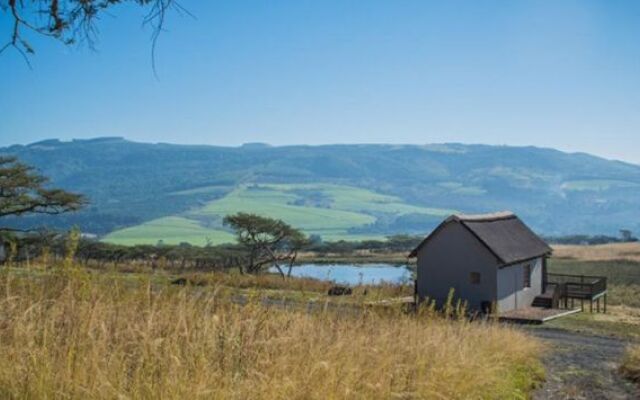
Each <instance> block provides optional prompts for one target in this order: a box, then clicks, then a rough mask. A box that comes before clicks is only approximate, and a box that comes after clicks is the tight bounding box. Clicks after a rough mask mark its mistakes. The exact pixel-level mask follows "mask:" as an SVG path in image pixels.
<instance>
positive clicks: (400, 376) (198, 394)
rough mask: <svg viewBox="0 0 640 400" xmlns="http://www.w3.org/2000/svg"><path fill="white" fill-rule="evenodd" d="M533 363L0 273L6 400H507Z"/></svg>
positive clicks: (509, 353)
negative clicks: (47, 399)
mask: <svg viewBox="0 0 640 400" xmlns="http://www.w3.org/2000/svg"><path fill="white" fill-rule="evenodd" d="M539 352H540V344H539V343H538V342H536V341H535V340H533V339H531V338H530V337H528V336H526V335H525V334H523V333H521V332H519V331H517V330H514V329H511V328H508V327H504V326H499V325H496V324H491V323H477V322H476V323H470V322H466V321H464V320H451V319H443V318H438V317H434V316H431V317H427V316H424V317H420V318H417V317H415V316H410V315H406V314H403V313H400V312H398V313H394V314H391V315H389V314H386V313H385V314H376V313H374V312H369V311H367V310H365V309H362V310H358V312H335V311H318V312H303V311H290V310H282V309H279V308H277V307H267V306H264V305H262V304H260V303H249V304H247V305H244V306H240V305H237V304H234V303H232V302H230V301H227V300H226V299H225V298H223V297H221V296H220V295H219V294H217V292H216V290H215V289H213V290H208V291H206V290H198V289H197V288H193V287H171V286H158V285H153V284H151V282H150V281H147V280H145V279H141V280H140V281H137V282H133V283H132V282H131V281H123V280H121V279H118V278H117V277H116V276H107V275H104V274H103V275H101V274H89V273H85V272H84V271H83V270H81V269H79V268H76V267H72V268H60V269H59V271H58V272H56V273H53V274H47V275H39V276H38V277H37V278H34V277H33V276H29V275H26V274H24V273H22V274H17V273H15V272H12V270H5V271H3V272H0V354H1V355H2V357H0V398H7V399H11V398H20V399H43V398H50V399H54V398H65V399H67V398H70V399H87V398H89V399H92V398H95V399H114V398H121V399H130V398H131V399H158V398H163V399H196V398H205V399H353V398H356V399H370V398H400V399H409V398H421V399H432V398H433V399H445V398H446V399H513V398H522V397H526V395H527V392H528V390H529V389H530V388H531V386H532V385H533V384H534V383H535V381H536V380H537V379H539V378H540V368H539V364H538V361H537V357H538V354H539Z"/></svg>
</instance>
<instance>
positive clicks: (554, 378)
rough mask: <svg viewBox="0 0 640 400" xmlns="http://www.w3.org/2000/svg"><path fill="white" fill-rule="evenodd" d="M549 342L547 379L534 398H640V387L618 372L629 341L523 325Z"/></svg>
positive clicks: (576, 399) (544, 360) (615, 399)
mask: <svg viewBox="0 0 640 400" xmlns="http://www.w3.org/2000/svg"><path fill="white" fill-rule="evenodd" d="M523 329H528V330H529V331H530V333H531V334H533V335H534V336H536V337H538V338H540V339H542V340H543V341H545V342H547V343H549V344H550V345H551V348H550V350H549V352H548V353H547V354H546V355H545V356H544V358H543V362H544V364H545V368H546V370H547V380H546V382H545V383H544V385H543V386H542V387H541V388H540V389H538V390H537V391H536V392H535V393H534V396H533V399H534V400H547V399H575V400H582V399H585V400H587V399H588V400H600V399H602V400H622V399H638V398H640V388H639V387H638V386H636V385H634V384H633V383H631V382H629V381H628V380H626V379H624V378H623V377H622V376H621V375H620V373H619V372H618V368H619V366H620V362H621V360H622V357H623V354H624V350H625V349H626V347H627V346H628V345H629V342H628V341H626V340H623V339H618V338H613V337H603V336H591V335H586V334H582V333H575V332H568V331H564V330H560V329H552V328H526V327H525V328H523Z"/></svg>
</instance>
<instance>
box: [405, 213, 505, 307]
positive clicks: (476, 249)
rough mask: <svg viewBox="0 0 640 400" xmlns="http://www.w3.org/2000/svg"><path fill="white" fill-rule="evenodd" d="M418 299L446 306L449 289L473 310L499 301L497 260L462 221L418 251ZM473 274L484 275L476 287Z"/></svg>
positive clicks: (443, 231) (452, 225)
mask: <svg viewBox="0 0 640 400" xmlns="http://www.w3.org/2000/svg"><path fill="white" fill-rule="evenodd" d="M417 256H418V276H417V278H418V296H420V297H421V298H428V299H431V300H435V301H436V303H437V304H438V305H442V304H443V303H444V301H445V300H446V298H447V295H448V293H449V289H450V288H453V289H454V290H455V295H454V296H455V298H456V299H457V298H460V299H462V300H466V301H467V303H468V307H469V309H470V310H480V309H481V304H482V302H484V301H488V302H495V301H496V300H497V299H496V293H497V270H498V269H497V266H498V260H497V259H496V257H495V256H494V255H493V254H492V253H491V252H490V251H489V250H488V249H487V248H486V247H485V246H484V245H483V244H482V243H481V242H480V241H479V240H478V239H477V238H476V237H475V236H474V235H473V234H472V233H471V232H469V230H467V229H466V228H465V227H463V226H462V225H461V224H460V223H459V222H455V221H454V222H450V223H448V224H446V225H445V226H443V227H442V228H441V229H440V230H439V231H438V232H437V233H436V234H435V235H433V236H432V237H431V238H430V239H429V241H428V242H427V243H425V245H424V246H422V248H421V249H420V250H419V251H418V254H417ZM471 272H478V273H480V283H479V284H472V283H471V280H470V275H471Z"/></svg>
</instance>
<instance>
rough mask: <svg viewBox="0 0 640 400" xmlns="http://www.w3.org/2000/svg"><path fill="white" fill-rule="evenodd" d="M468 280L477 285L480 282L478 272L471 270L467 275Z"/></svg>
mask: <svg viewBox="0 0 640 400" xmlns="http://www.w3.org/2000/svg"><path fill="white" fill-rule="evenodd" d="M469 281H470V282H471V284H473V285H479V284H480V272H472V273H471V274H470V275H469Z"/></svg>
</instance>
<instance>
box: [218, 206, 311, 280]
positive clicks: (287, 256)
mask: <svg viewBox="0 0 640 400" xmlns="http://www.w3.org/2000/svg"><path fill="white" fill-rule="evenodd" d="M224 225H226V226H229V227H231V228H232V229H233V230H234V231H235V233H236V238H237V240H238V243H239V244H240V245H242V246H243V247H244V248H245V250H246V251H247V254H248V257H247V260H248V261H247V266H246V272H247V273H257V272H259V271H261V270H262V269H263V268H264V267H265V266H268V265H273V266H275V267H276V269H277V270H278V272H279V273H280V275H282V277H283V278H284V277H285V273H284V271H283V269H282V267H281V264H282V263H286V265H287V266H288V271H287V274H286V276H291V270H292V268H293V264H294V262H295V260H296V257H297V255H298V251H299V250H300V249H301V248H303V247H304V246H305V245H306V243H307V238H306V236H305V235H304V234H303V233H302V232H301V231H300V230H298V229H296V228H293V227H292V226H290V225H289V224H287V223H286V222H284V221H282V220H279V219H274V218H268V217H262V216H259V215H256V214H249V213H242V212H240V213H237V214H233V215H227V216H226V217H225V218H224ZM240 271H241V272H243V273H244V272H245V271H244V270H243V269H242V267H241V268H240Z"/></svg>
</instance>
